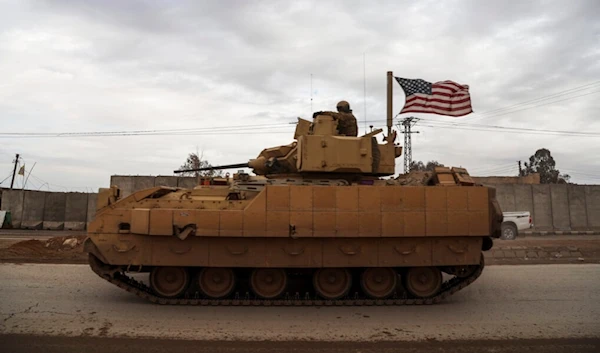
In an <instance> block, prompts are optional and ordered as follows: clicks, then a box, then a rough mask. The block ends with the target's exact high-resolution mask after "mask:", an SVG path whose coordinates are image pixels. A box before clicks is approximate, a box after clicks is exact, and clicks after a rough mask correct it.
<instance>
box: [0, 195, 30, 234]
mask: <svg viewBox="0 0 600 353" xmlns="http://www.w3.org/2000/svg"><path fill="white" fill-rule="evenodd" d="M24 196H25V192H24V191H23V190H4V191H2V208H1V210H2V211H10V215H11V219H12V226H13V228H21V222H22V220H23V201H24ZM0 226H1V225H0Z"/></svg>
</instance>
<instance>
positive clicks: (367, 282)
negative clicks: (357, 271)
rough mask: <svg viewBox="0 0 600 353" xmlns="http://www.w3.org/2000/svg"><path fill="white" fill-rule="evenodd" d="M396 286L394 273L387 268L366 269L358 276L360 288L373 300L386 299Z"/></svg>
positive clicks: (396, 281) (396, 276)
mask: <svg viewBox="0 0 600 353" xmlns="http://www.w3.org/2000/svg"><path fill="white" fill-rule="evenodd" d="M397 285H398V275H397V274H396V271H394V270H393V269H391V268H389V267H380V268H368V269H366V270H364V271H363V273H362V274H361V276H360V286H361V288H362V290H363V291H364V293H365V294H366V295H368V296H369V297H371V298H373V299H383V298H387V297H389V296H390V295H392V293H394V290H395V289H396V286H397Z"/></svg>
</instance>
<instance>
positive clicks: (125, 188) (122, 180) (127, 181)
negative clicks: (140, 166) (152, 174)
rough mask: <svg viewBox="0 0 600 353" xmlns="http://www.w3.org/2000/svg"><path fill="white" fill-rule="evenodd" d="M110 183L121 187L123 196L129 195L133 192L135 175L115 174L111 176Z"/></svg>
mask: <svg viewBox="0 0 600 353" xmlns="http://www.w3.org/2000/svg"><path fill="white" fill-rule="evenodd" d="M110 185H111V186H113V185H116V186H118V187H119V189H121V197H123V198H124V197H127V196H129V195H131V194H132V193H133V191H134V190H135V189H134V185H133V177H131V176H126V175H113V176H111V177H110Z"/></svg>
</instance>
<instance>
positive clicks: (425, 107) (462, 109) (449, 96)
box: [396, 77, 473, 116]
mask: <svg viewBox="0 0 600 353" xmlns="http://www.w3.org/2000/svg"><path fill="white" fill-rule="evenodd" d="M396 81H398V83H399V84H400V86H401V87H402V89H403V90H404V93H405V94H406V103H405V104H404V108H402V110H401V111H400V114H402V113H411V112H412V113H433V114H440V115H449V116H463V115H467V114H469V113H471V112H473V108H472V107H471V96H470V95H469V86H467V85H461V84H458V83H456V82H453V81H441V82H436V83H431V82H427V81H425V80H421V79H417V80H410V79H406V78H400V77H396Z"/></svg>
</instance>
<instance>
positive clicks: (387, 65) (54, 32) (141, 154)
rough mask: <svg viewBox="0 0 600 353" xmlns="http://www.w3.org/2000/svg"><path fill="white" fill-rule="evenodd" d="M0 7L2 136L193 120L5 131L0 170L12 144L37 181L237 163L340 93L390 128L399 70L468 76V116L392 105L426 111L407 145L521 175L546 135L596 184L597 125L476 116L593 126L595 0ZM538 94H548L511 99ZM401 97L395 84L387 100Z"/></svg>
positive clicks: (360, 112)
mask: <svg viewBox="0 0 600 353" xmlns="http://www.w3.org/2000/svg"><path fill="white" fill-rule="evenodd" d="M0 5H1V7H0V9H1V10H0V133H1V132H5V133H6V132H18V133H23V132H27V133H47V132H97V131H130V130H167V129H170V130H173V129H191V130H195V132H194V133H193V134H181V133H179V134H174V133H171V135H164V134H163V135H145V136H117V137H45V138H42V137H36V138H30V137H28V138H24V137H20V138H16V137H11V138H6V137H0V174H1V175H0V181H2V179H4V177H6V176H8V175H9V174H10V173H11V171H12V164H11V162H12V160H13V159H14V154H15V153H20V154H21V155H22V157H23V162H24V163H25V165H26V168H27V169H28V170H29V169H30V168H31V167H32V166H33V164H34V163H36V165H35V168H34V169H33V172H32V175H33V176H34V177H32V178H30V179H29V180H30V182H32V183H31V184H28V188H34V189H37V188H38V187H40V188H41V189H42V190H47V189H50V190H72V191H86V190H87V191H96V190H97V188H99V187H106V186H108V184H109V179H110V175H116V174H119V175H172V172H173V170H174V169H177V168H178V167H179V166H180V165H181V164H182V163H183V162H184V161H185V159H186V156H187V154H188V153H190V152H194V151H196V148H198V149H199V150H201V151H203V155H204V157H205V158H206V159H207V160H208V161H209V162H210V163H212V164H213V165H216V164H229V163H239V162H246V161H247V160H248V159H250V158H254V157H255V156H256V155H257V154H258V153H259V152H260V151H261V150H262V149H263V148H265V147H272V146H276V145H281V144H288V143H290V142H291V141H292V139H293V128H294V125H292V124H290V123H291V122H294V121H295V119H296V117H299V116H300V117H304V118H311V117H312V112H313V111H319V110H335V104H336V103H337V101H339V100H341V99H345V100H348V101H349V102H350V104H351V107H352V109H353V110H354V114H355V115H356V117H357V118H358V120H359V125H360V133H364V131H365V125H374V126H375V127H382V128H385V114H386V113H385V112H386V91H385V88H386V72H387V71H393V72H394V75H395V76H399V77H404V78H413V79H416V78H421V79H424V80H427V81H429V82H436V81H443V80H453V81H456V82H458V83H461V84H467V85H469V86H470V92H471V99H472V104H473V109H474V111H475V113H473V114H470V115H467V116H466V117H461V118H451V117H445V116H439V115H432V114H402V115H400V116H398V118H403V117H406V116H416V117H419V118H422V119H423V120H421V121H420V122H419V123H418V124H417V126H416V127H415V129H416V130H418V131H419V132H420V133H419V134H415V135H413V159H416V160H423V161H428V160H437V161H439V162H441V163H444V164H446V165H450V166H463V167H466V168H467V169H468V170H470V171H471V174H474V175H515V174H516V172H517V161H518V160H523V161H525V160H527V159H528V158H529V156H530V155H532V154H533V153H534V152H535V151H536V150H537V149H538V148H542V147H545V148H548V149H549V150H550V151H551V152H552V155H553V156H554V158H555V160H556V161H557V167H558V169H560V170H561V171H562V172H566V173H568V174H570V175H571V176H572V181H573V182H576V183H580V184H585V183H587V184H598V183H600V158H599V157H598V156H599V155H600V137H598V135H596V136H595V137H589V136H587V137H584V136H571V135H567V134H559V135H550V134H540V133H539V132H537V131H531V130H519V131H520V132H528V133H509V132H504V131H503V130H502V129H497V128H494V129H493V131H480V130H482V129H481V128H480V127H479V125H474V124H482V125H495V126H506V127H513V128H520V129H533V130H553V131H554V130H561V131H579V132H600V121H599V120H600V116H599V112H600V93H598V92H600V20H598V19H599V18H600V3H599V2H598V1H597V0H589V1H584V0H581V1H580V0H573V1H570V2H568V5H567V2H565V1H562V0H557V1H533V0H531V1H521V0H518V1H506V0H503V1H480V0H472V1H439V0H434V1H404V2H403V1H398V0H394V1H338V2H334V1H313V2H305V1H294V2H291V1H241V0H240V1H189V2H187V1H152V2H150V1H148V2H145V3H143V2H141V1H108V0H103V1H100V0H98V1H34V2H29V1H1V0H0ZM365 73H366V74H365ZM311 75H312V93H311ZM585 85H588V86H585ZM365 86H366V101H365V99H364V97H365V90H364V88H365ZM594 92H595V93H594ZM554 94H556V96H552V95H554ZM311 96H312V109H311ZM536 98H546V99H545V100H540V101H535V102H532V103H530V104H524V105H517V104H520V103H524V102H528V101H531V100H533V99H536ZM403 104H404V94H403V92H402V90H401V89H400V86H398V85H397V84H396V83H394V114H397V113H398V112H399V111H400V109H401V108H402V106H403ZM515 105H516V106H515ZM513 106H514V107H513ZM510 107H512V108H510ZM505 108H508V109H505ZM496 109H504V110H496ZM365 118H366V120H367V121H368V122H367V123H365ZM396 120H397V119H396ZM440 122H442V123H447V122H456V123H459V124H467V123H468V124H472V125H468V129H465V128H464V127H465V125H463V126H462V127H461V126H458V125H457V126H454V127H451V128H449V127H448V126H447V125H444V126H441V123H440ZM434 125H435V127H434ZM221 127H229V131H227V132H224V131H222V130H220V129H219V128H221ZM200 129H204V130H200ZM367 129H368V127H367ZM380 136H381V135H380ZM399 138H400V139H402V135H400V136H399ZM397 162H398V163H397V166H398V168H397V172H402V157H400V158H398V160H397ZM9 181H10V180H8V181H5V182H4V183H2V186H7V184H8V183H9ZM44 182H46V183H48V184H46V185H42V184H44ZM17 185H21V184H20V181H19V182H18V184H17Z"/></svg>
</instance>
